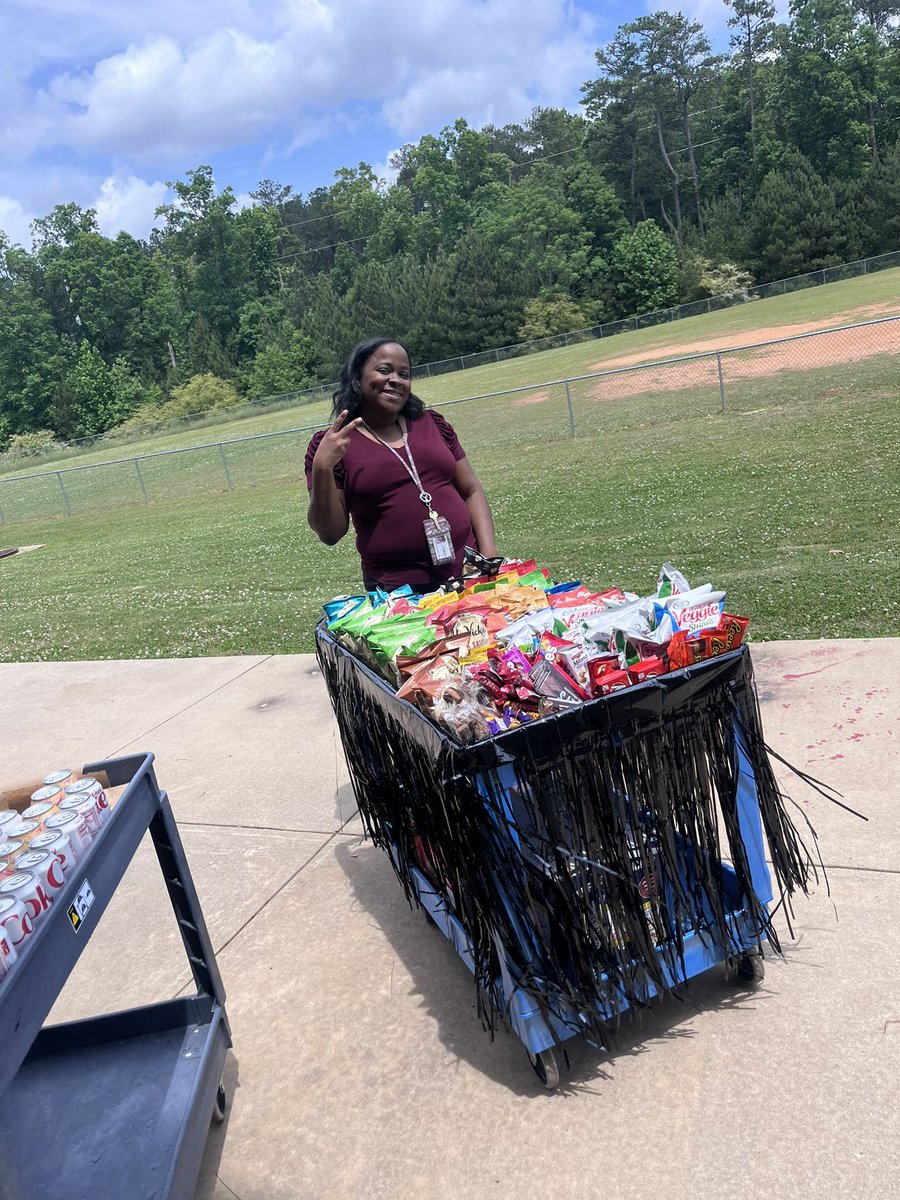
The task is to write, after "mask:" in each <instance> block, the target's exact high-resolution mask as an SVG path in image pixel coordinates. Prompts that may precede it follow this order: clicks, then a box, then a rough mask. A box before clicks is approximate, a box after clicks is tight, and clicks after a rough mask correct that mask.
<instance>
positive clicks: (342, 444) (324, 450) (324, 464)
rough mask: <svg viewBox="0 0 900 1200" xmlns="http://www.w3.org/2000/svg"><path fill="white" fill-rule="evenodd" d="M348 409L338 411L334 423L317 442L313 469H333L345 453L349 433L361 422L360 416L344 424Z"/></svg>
mask: <svg viewBox="0 0 900 1200" xmlns="http://www.w3.org/2000/svg"><path fill="white" fill-rule="evenodd" d="M347 416H348V409H346V408H345V409H344V410H343V411H342V412H339V413H338V415H337V417H336V418H335V421H334V424H333V425H332V426H331V428H330V429H329V430H328V432H327V433H326V434H325V436H324V437H323V438H322V440H321V442H319V445H318V447H317V448H316V455H315V458H314V459H313V470H314V471H315V470H316V469H319V470H323V471H333V470H334V468H335V467H336V466H337V465H338V463H339V462H340V461H341V459H342V458H343V457H344V455H345V454H346V453H347V447H348V446H349V445H350V435H351V434H352V433H353V431H354V429H359V427H360V425H362V423H363V419H362V417H357V418H356V420H355V421H351V422H350V424H349V425H345V424H344V422H345V421H346V420H347Z"/></svg>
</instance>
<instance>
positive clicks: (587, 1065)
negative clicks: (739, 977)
mask: <svg viewBox="0 0 900 1200" xmlns="http://www.w3.org/2000/svg"><path fill="white" fill-rule="evenodd" d="M335 858H336V859H337V862H338V863H339V865H340V866H341V869H342V870H343V871H344V872H345V874H346V876H347V878H348V880H349V882H350V885H351V887H352V891H353V895H354V898H355V901H356V902H357V903H358V904H359V906H360V907H361V908H362V909H363V910H364V911H365V912H366V913H367V914H368V915H369V917H370V918H371V919H372V921H373V922H374V923H375V924H376V925H377V926H378V927H379V928H380V929H381V931H382V932H383V933H384V935H385V937H386V938H387V939H388V941H389V942H390V943H391V946H392V947H393V949H394V951H395V953H396V954H397V957H398V958H399V959H400V961H401V962H402V964H403V966H404V967H405V969H406V971H407V972H408V974H409V976H410V977H411V979H412V981H413V988H414V992H415V994H416V996H418V997H419V998H420V1000H421V1004H422V1006H423V1007H424V1009H425V1011H426V1012H427V1014H428V1015H429V1016H430V1017H431V1018H432V1020H434V1022H435V1023H436V1026H437V1029H438V1034H439V1037H440V1040H441V1042H442V1043H443V1045H444V1046H446V1047H447V1049H448V1050H449V1051H450V1053H451V1054H453V1055H455V1056H456V1057H458V1058H459V1059H461V1060H463V1061H465V1062H467V1063H469V1064H470V1065H471V1066H473V1067H474V1068H476V1069H477V1070H478V1071H481V1072H482V1073H483V1074H484V1075H485V1076H487V1077H488V1078H490V1079H492V1080H494V1081H495V1082H497V1083H499V1084H501V1085H503V1086H504V1087H507V1088H509V1089H510V1091H512V1092H514V1093H516V1094H520V1095H536V1094H541V1095H544V1096H545V1097H547V1098H548V1099H549V1098H551V1097H552V1096H553V1095H555V1096H556V1097H562V1096H565V1095H566V1094H572V1093H575V1092H579V1091H590V1090H593V1086H592V1085H597V1084H600V1085H601V1086H602V1081H603V1080H604V1079H607V1078H610V1077H611V1074H612V1072H613V1071H614V1069H615V1065H616V1063H617V1061H618V1060H620V1059H623V1058H625V1057H627V1056H633V1055H638V1054H652V1053H653V1051H654V1048H655V1047H656V1046H657V1045H658V1044H659V1043H661V1042H665V1041H670V1040H673V1039H676V1038H692V1037H693V1036H694V1031H693V1030H692V1029H691V1028H690V1023H691V1021H692V1020H693V1018H694V1017H695V1015H696V1014H697V1013H699V1012H703V1011H709V1010H712V1009H715V1010H716V1011H717V1012H722V1011H729V1010H732V1011H738V1010H747V1009H751V1010H755V1009H757V1008H759V1007H760V1006H762V1005H764V1004H765V1003H766V1002H767V1001H768V1000H769V999H771V998H772V997H773V995H774V992H772V991H771V990H769V989H768V988H767V986H766V983H765V981H763V983H762V984H760V985H757V986H756V987H755V988H752V989H748V988H747V987H745V986H734V985H731V984H728V983H727V982H726V979H725V969H724V966H722V967H719V968H717V969H714V970H712V971H708V972H706V973H705V974H703V975H701V976H697V977H696V978H694V979H693V980H691V982H690V989H689V993H688V996H687V998H686V999H677V998H676V997H674V996H671V995H667V996H665V997H663V998H661V999H658V1000H655V1001H654V1002H653V1004H652V1005H651V1006H650V1007H648V1008H647V1009H645V1010H642V1011H634V1010H632V1011H629V1012H626V1013H625V1014H624V1015H623V1016H622V1017H621V1018H620V1020H619V1023H618V1026H617V1028H616V1029H615V1030H614V1031H613V1036H612V1038H611V1041H610V1046H609V1048H607V1049H599V1048H596V1047H593V1046H591V1045H590V1044H589V1043H588V1042H586V1041H584V1040H583V1039H581V1038H577V1037H576V1038H571V1039H570V1040H569V1041H567V1042H566V1043H565V1044H564V1046H561V1047H558V1048H557V1050H556V1057H557V1060H558V1063H559V1068H560V1085H559V1088H558V1089H557V1091H556V1092H555V1093H548V1092H547V1090H546V1089H545V1088H544V1087H543V1086H542V1085H541V1084H540V1082H539V1081H538V1080H537V1078H536V1076H535V1075H534V1072H533V1071H532V1068H531V1065H530V1063H529V1060H528V1057H527V1054H526V1051H525V1047H524V1046H523V1044H522V1043H521V1042H520V1041H519V1039H518V1037H517V1036H516V1035H515V1034H514V1033H512V1031H511V1030H509V1029H507V1028H506V1027H505V1026H504V1025H502V1024H501V1025H500V1026H499V1027H498V1029H497V1030H496V1032H495V1033H494V1036H493V1039H492V1038H491V1034H490V1031H489V1030H488V1029H487V1026H486V1024H483V1023H482V1020H481V1018H479V1016H478V1015H477V1000H476V989H475V982H474V979H473V977H472V975H471V974H470V973H469V971H468V969H467V967H466V966H465V965H464V964H463V962H462V961H461V960H460V958H459V957H458V956H457V954H456V951H455V950H454V949H453V947H452V946H451V945H450V943H449V942H448V940H447V939H446V938H445V937H444V935H443V933H441V931H440V930H439V929H437V928H436V927H435V926H433V925H431V924H430V923H429V922H428V920H427V919H426V917H425V913H424V911H423V910H421V909H420V908H418V907H416V908H414V909H413V908H410V906H409V903H408V902H407V900H406V897H405V896H404V894H403V889H402V887H401V885H400V883H399V881H398V879H397V877H396V875H395V874H394V872H393V869H392V867H391V864H390V861H389V859H388V858H387V856H386V854H384V853H383V852H382V851H381V850H379V849H377V848H376V847H374V846H372V845H371V844H370V843H366V844H364V845H359V844H356V845H354V844H345V845H340V846H338V847H336V849H335Z"/></svg>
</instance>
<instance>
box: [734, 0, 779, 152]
mask: <svg viewBox="0 0 900 1200" xmlns="http://www.w3.org/2000/svg"><path fill="white" fill-rule="evenodd" d="M725 3H726V4H727V5H728V7H729V8H730V9H731V10H732V12H733V15H732V16H730V17H729V18H728V27H729V29H734V30H735V31H736V32H735V33H734V34H733V35H732V37H731V39H730V45H731V47H732V48H733V49H734V51H735V53H736V54H738V55H739V56H740V57H741V59H742V60H743V67H744V74H745V78H746V80H747V98H748V102H749V107H750V144H751V146H752V148H753V157H754V159H755V158H756V96H755V87H754V75H755V73H756V64H757V63H758V62H759V60H760V58H761V57H762V56H763V55H765V54H767V53H768V52H769V50H770V49H771V47H772V44H773V39H774V34H775V20H774V18H775V5H774V4H772V3H771V0H725Z"/></svg>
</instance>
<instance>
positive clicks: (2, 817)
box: [0, 808, 22, 840]
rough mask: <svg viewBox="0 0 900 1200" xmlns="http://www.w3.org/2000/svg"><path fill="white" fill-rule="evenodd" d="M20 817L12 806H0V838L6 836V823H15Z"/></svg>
mask: <svg viewBox="0 0 900 1200" xmlns="http://www.w3.org/2000/svg"><path fill="white" fill-rule="evenodd" d="M21 819H22V818H21V817H20V816H19V814H18V813H17V812H16V810H15V809H14V808H0V840H2V839H5V837H6V827H7V825H15V823H16V822H17V821H20V820H21Z"/></svg>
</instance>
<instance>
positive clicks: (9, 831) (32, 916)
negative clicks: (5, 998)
mask: <svg viewBox="0 0 900 1200" xmlns="http://www.w3.org/2000/svg"><path fill="white" fill-rule="evenodd" d="M109 812H110V809H109V801H108V800H107V797H106V793H105V792H104V790H103V787H102V785H101V784H100V783H99V782H98V781H97V780H96V779H90V778H83V779H76V778H75V775H74V773H73V772H72V771H65V770H64V771H54V772H52V774H50V775H48V776H47V777H46V778H45V779H44V781H43V785H42V786H41V787H40V788H38V790H37V791H36V792H34V793H32V796H31V803H30V805H29V806H28V808H26V809H25V810H24V811H23V812H21V813H19V812H15V811H14V810H13V809H0V983H2V980H3V977H4V976H5V975H6V974H7V973H8V972H9V971H11V970H12V969H13V968H14V966H15V963H16V959H17V958H18V956H19V954H20V953H21V951H22V948H23V946H24V945H25V943H26V941H27V939H28V938H29V937H30V936H31V935H32V934H33V933H34V931H35V929H36V927H37V926H38V925H39V924H40V921H41V919H42V917H43V916H44V914H45V913H46V912H47V910H48V909H49V907H50V905H51V904H52V903H53V900H54V898H55V897H56V896H57V895H58V894H59V892H60V891H61V889H62V887H63V885H64V884H65V882H66V879H67V878H68V875H69V873H70V872H71V870H72V869H73V867H74V866H75V864H76V863H77V862H79V861H80V859H82V858H83V857H84V855H85V854H86V852H87V850H88V848H89V847H90V845H91V842H93V840H94V839H95V838H96V837H97V835H98V834H99V832H100V830H101V828H102V826H103V824H104V822H105V821H106V819H107V818H108V817H109Z"/></svg>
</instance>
